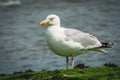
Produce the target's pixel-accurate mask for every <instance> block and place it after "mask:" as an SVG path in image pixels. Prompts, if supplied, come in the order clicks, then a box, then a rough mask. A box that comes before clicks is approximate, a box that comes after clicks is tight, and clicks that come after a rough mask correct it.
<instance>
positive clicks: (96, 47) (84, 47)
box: [40, 14, 107, 68]
mask: <svg viewBox="0 0 120 80" xmlns="http://www.w3.org/2000/svg"><path fill="white" fill-rule="evenodd" d="M45 24H48V28H47V31H46V40H47V43H48V47H49V48H50V49H51V50H52V51H53V52H54V53H55V54H57V55H60V56H65V57H66V68H68V57H72V63H71V64H72V68H74V56H78V55H81V54H84V53H86V52H87V51H97V52H102V53H106V52H107V51H105V50H103V49H101V47H107V43H101V42H100V41H99V40H98V39H97V38H96V37H95V36H93V35H91V34H89V33H85V32H82V31H80V30H77V29H72V28H64V27H61V25H60V18H59V16H57V15H54V14H50V15H48V16H47V17H46V19H45V20H43V21H41V22H40V25H41V26H42V25H45Z"/></svg>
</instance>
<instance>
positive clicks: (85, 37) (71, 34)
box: [65, 28, 100, 47]
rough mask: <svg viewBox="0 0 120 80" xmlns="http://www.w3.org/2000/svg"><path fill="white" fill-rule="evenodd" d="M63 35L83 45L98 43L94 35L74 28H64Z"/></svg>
mask: <svg viewBox="0 0 120 80" xmlns="http://www.w3.org/2000/svg"><path fill="white" fill-rule="evenodd" d="M65 35H66V40H69V39H72V40H73V41H75V42H78V43H81V44H82V45H83V46H84V47H88V46H93V45H96V44H98V43H100V42H99V40H98V39H97V38H96V37H95V36H93V35H90V34H88V33H85V32H82V31H79V30H76V29H69V28H66V29H65ZM98 47H99V46H98Z"/></svg>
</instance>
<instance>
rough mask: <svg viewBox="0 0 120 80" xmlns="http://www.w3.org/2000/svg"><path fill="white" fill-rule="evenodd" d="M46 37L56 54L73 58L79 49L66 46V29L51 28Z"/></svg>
mask: <svg viewBox="0 0 120 80" xmlns="http://www.w3.org/2000/svg"><path fill="white" fill-rule="evenodd" d="M46 35H47V43H48V46H49V48H50V49H51V50H52V51H53V52H54V53H56V54H58V55H61V56H72V54H76V53H77V51H78V48H77V49H75V48H73V47H70V46H69V45H67V44H65V41H64V38H65V35H64V28H59V27H49V28H48V30H47V32H46Z"/></svg>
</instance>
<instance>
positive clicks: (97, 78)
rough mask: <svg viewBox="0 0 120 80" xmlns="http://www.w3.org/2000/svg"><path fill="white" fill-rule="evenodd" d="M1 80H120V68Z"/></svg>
mask: <svg viewBox="0 0 120 80" xmlns="http://www.w3.org/2000/svg"><path fill="white" fill-rule="evenodd" d="M0 80H120V67H92V68H85V69H78V68H76V69H67V70H54V71H53V70H42V71H40V72H23V73H16V74H12V75H1V76H0Z"/></svg>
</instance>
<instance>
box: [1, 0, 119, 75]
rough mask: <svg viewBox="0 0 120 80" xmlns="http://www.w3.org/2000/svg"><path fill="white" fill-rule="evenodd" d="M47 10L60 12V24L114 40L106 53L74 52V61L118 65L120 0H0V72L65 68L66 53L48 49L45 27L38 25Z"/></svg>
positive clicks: (110, 40) (105, 39)
mask: <svg viewBox="0 0 120 80" xmlns="http://www.w3.org/2000/svg"><path fill="white" fill-rule="evenodd" d="M49 14H57V15H59V16H60V18H61V24H62V26H65V27H67V28H75V29H79V30H81V31H85V32H88V33H91V34H93V35H95V36H97V38H98V39H99V40H100V41H103V42H113V43H114V46H113V48H110V49H106V50H107V51H108V54H100V53H97V52H89V53H88V54H83V55H80V56H77V57H76V58H75V59H76V60H75V61H76V64H77V63H83V64H85V65H89V66H102V65H103V64H104V63H115V64H118V65H120V1H119V0H0V73H13V72H14V71H20V70H22V71H24V70H27V69H32V70H34V71H39V70H42V69H63V68H65V64H66V63H65V57H61V56H58V55H55V54H54V53H52V52H51V51H50V50H49V49H48V47H47V44H46V40H45V31H46V27H44V28H43V27H40V26H39V21H41V20H43V19H45V18H46V16H47V15H49Z"/></svg>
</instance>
